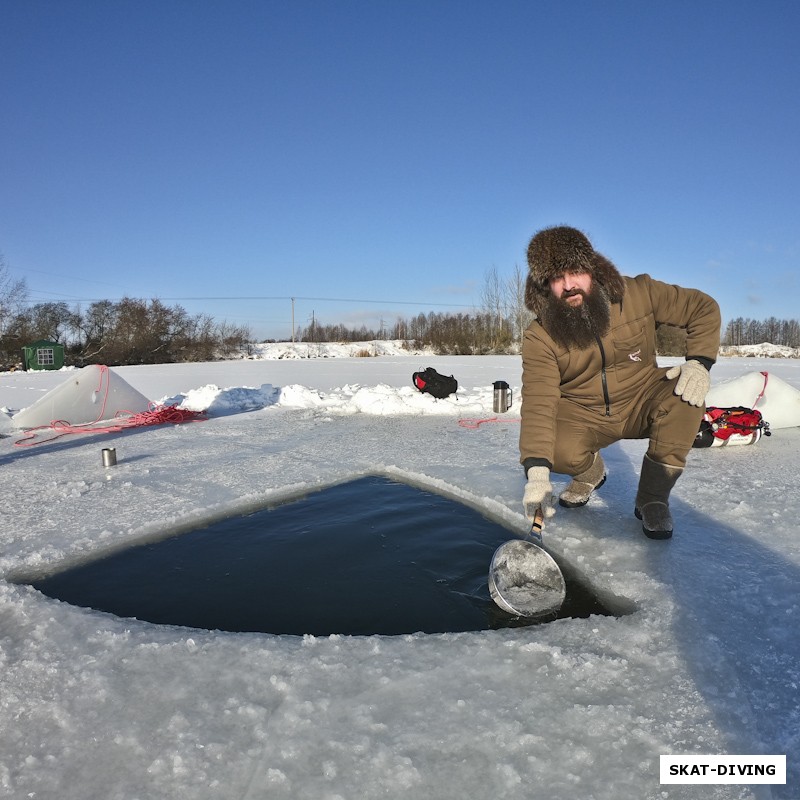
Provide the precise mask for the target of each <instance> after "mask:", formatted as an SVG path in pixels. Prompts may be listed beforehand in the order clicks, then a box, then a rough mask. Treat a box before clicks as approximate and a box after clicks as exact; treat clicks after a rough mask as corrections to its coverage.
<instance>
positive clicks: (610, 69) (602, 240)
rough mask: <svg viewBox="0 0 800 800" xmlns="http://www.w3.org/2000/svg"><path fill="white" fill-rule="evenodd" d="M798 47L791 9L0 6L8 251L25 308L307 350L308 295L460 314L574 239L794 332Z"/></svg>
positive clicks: (319, 313) (362, 308)
mask: <svg viewBox="0 0 800 800" xmlns="http://www.w3.org/2000/svg"><path fill="white" fill-rule="evenodd" d="M798 34H800V4H798V3H796V2H794V0H785V2H775V1H770V0H767V2H764V3H759V4H756V3H753V2H740V1H738V0H728V1H727V2H696V0H693V1H692V2H684V1H683V0H677V1H673V2H669V3H661V2H659V3H656V2H641V1H640V0H636V1H631V2H624V1H617V0H603V1H602V2H601V0H596V1H595V0H593V1H592V2H589V1H587V0H575V1H573V2H568V1H563V2H561V1H558V2H555V1H554V2H549V0H542V1H541V2H536V1H535V0H530V1H529V2H515V1H514V0H506V1H502V0H497V1H496V2H474V1H473V0H453V1H452V2H450V1H449V0H424V1H423V0H402V1H401V0H396V1H394V2H392V1H391V0H373V1H372V2H351V1H349V0H329V1H327V2H323V1H322V0H292V1H291V2H289V0H281V1H280V2H276V1H273V0H262V1H261V2H250V1H249V0H228V1H227V2H223V1H222V0H219V1H218V2H212V1H211V0H192V1H191V2H189V0H159V2H154V1H153V0H136V1H135V2H133V1H131V2H122V1H121V0H109V1H108V2H100V0H94V2H81V1H80V0H71V1H70V2H61V0H52V1H51V2H42V1H41V0H24V1H23V0H2V2H0V112H1V113H2V124H0V253H2V255H3V257H4V259H5V263H6V265H7V267H8V269H9V271H10V272H11V274H12V276H14V277H24V278H26V279H27V281H28V286H29V289H30V299H31V300H32V301H34V302H42V301H66V302H68V303H69V304H70V305H76V304H80V305H81V306H82V307H85V306H86V305H87V304H88V303H89V302H91V301H92V300H96V299H112V300H115V299H119V298H121V297H123V296H129V297H142V298H151V297H158V298H160V299H162V300H164V301H165V302H166V303H167V304H169V305H173V304H180V305H182V306H183V307H184V308H186V310H187V311H189V312H190V313H193V314H194V313H208V314H211V315H212V316H213V317H215V319H217V320H218V321H222V320H228V321H230V322H235V323H241V324H248V325H250V327H251V329H252V331H253V333H254V334H255V335H256V336H257V337H259V338H261V337H266V336H277V337H283V338H286V337H289V336H290V335H291V311H292V307H291V302H290V300H288V299H285V298H289V297H296V298H297V300H296V302H295V324H296V325H306V324H308V323H309V322H310V320H311V316H312V314H313V315H314V316H315V318H316V319H318V320H319V321H321V322H324V323H339V322H343V323H345V324H348V325H360V324H361V322H365V323H366V324H367V325H368V326H375V327H377V326H378V324H379V322H380V320H381V319H383V320H384V321H385V323H386V324H387V325H391V324H392V323H393V322H394V321H395V319H396V318H397V317H398V316H403V317H408V316H412V315H415V314H417V313H420V312H428V311H432V310H439V311H454V312H455V311H465V312H466V311H469V310H471V309H473V308H475V307H476V306H479V305H480V301H481V290H482V288H483V286H484V283H485V277H486V274H487V271H488V270H490V269H493V268H494V269H496V270H497V272H498V273H499V274H500V275H501V276H505V275H510V274H511V272H512V271H513V270H514V267H515V265H519V266H521V267H523V268H525V267H526V262H525V251H526V247H527V243H528V240H529V239H530V237H531V235H532V234H533V233H535V232H536V231H537V230H539V229H540V228H542V227H545V226H547V225H552V224H562V223H563V224H570V225H574V226H576V227H579V228H581V229H582V230H584V231H585V232H586V233H587V234H588V235H589V236H590V238H591V239H592V241H593V243H594V245H595V247H596V248H597V249H598V250H600V251H601V252H603V253H604V254H605V255H606V256H608V257H609V258H610V259H611V260H612V261H614V263H615V264H616V265H617V266H618V268H619V269H620V270H621V271H622V272H623V273H624V274H630V275H634V274H638V273H640V272H649V273H650V274H652V275H653V276H654V277H657V278H659V279H662V280H666V281H669V282H671V283H679V284H683V285H686V286H695V287H697V288H700V289H703V290H705V291H708V292H709V293H711V294H713V295H714V296H716V297H717V299H718V300H719V301H720V304H721V306H722V313H723V318H724V319H725V320H726V321H727V320H729V319H731V318H734V317H738V316H745V317H752V318H755V319H765V318H767V317H770V316H776V317H778V318H792V319H796V318H797V317H798V314H799V313H800V312H798V306H799V303H798V301H800V284H799V283H798V273H799V272H800V191H799V190H798V187H800V153H799V149H798V141H800V102H799V100H800V98H799V97H798V92H799V91H800V89H798V87H800V58H798V56H797V39H798ZM271 297H275V298H284V299H276V300H269V299H263V298H271ZM195 298H203V299H195ZM205 298H208V299H205ZM225 298H235V299H225ZM307 298H308V299H307ZM339 299H341V300H343V301H344V302H339V301H338V300H339Z"/></svg>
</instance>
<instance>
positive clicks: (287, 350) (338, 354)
mask: <svg viewBox="0 0 800 800" xmlns="http://www.w3.org/2000/svg"><path fill="white" fill-rule="evenodd" d="M243 355H244V354H243ZM410 355H432V352H431V351H430V349H419V348H415V347H414V346H413V345H412V344H411V343H409V342H406V341H403V340H401V339H392V340H383V339H374V340H372V341H369V342H261V343H257V344H251V345H249V346H248V352H247V355H246V356H245V357H247V358H268V359H283V358H371V357H374V356H410Z"/></svg>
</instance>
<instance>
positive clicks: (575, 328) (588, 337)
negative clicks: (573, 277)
mask: <svg viewBox="0 0 800 800" xmlns="http://www.w3.org/2000/svg"><path fill="white" fill-rule="evenodd" d="M570 294H580V295H582V297H583V302H582V303H581V304H580V305H579V306H577V307H574V306H571V305H570V304H569V303H568V302H567V300H566V297H565V296H564V295H562V296H561V297H556V296H555V295H554V294H552V293H551V294H550V296H549V297H548V298H547V300H546V301H545V304H544V307H543V308H542V312H541V314H540V321H541V323H542V326H543V327H544V329H545V330H546V331H547V332H548V333H549V334H550V336H551V337H552V338H553V340H554V341H555V342H556V343H557V344H560V345H561V346H562V347H566V348H567V349H568V350H569V349H572V348H578V349H580V350H583V349H585V348H587V347H590V346H591V345H593V344H594V343H595V342H596V341H597V339H598V338H601V337H603V336H605V335H606V333H608V329H609V327H610V325H611V302H610V301H609V299H608V292H606V290H605V287H603V286H602V285H601V284H599V283H593V284H592V287H591V289H590V290H589V291H588V292H584V291H582V290H580V289H576V290H574V291H573V292H571V293H570ZM568 296H569V295H567V297H568Z"/></svg>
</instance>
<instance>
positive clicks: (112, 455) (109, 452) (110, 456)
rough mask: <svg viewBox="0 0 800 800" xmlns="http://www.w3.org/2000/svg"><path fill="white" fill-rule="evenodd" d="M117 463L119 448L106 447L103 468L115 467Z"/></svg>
mask: <svg viewBox="0 0 800 800" xmlns="http://www.w3.org/2000/svg"><path fill="white" fill-rule="evenodd" d="M116 463H117V448H116V447H104V448H103V466H104V467H113V466H115V465H116Z"/></svg>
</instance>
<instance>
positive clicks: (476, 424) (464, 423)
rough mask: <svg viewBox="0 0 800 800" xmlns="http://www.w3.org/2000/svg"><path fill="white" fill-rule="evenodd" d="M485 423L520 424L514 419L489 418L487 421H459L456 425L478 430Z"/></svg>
mask: <svg viewBox="0 0 800 800" xmlns="http://www.w3.org/2000/svg"><path fill="white" fill-rule="evenodd" d="M485 422H520V420H519V419H517V418H516V417H489V418H487V419H460V420H459V421H458V424H459V425H460V426H461V427H462V428H473V429H474V428H479V427H480V426H481V425H483V424H484V423H485Z"/></svg>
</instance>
